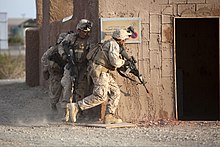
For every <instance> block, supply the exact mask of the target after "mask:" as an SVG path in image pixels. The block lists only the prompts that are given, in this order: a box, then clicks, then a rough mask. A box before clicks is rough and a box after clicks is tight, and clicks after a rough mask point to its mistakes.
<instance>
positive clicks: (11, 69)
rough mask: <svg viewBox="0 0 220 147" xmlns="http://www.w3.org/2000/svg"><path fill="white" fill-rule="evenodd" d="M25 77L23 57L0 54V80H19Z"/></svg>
mask: <svg viewBox="0 0 220 147" xmlns="http://www.w3.org/2000/svg"><path fill="white" fill-rule="evenodd" d="M24 77H25V56H24V55H18V56H11V55H6V54H4V55H1V54H0V79H19V78H24Z"/></svg>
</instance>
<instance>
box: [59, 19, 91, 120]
mask: <svg viewBox="0 0 220 147" xmlns="http://www.w3.org/2000/svg"><path fill="white" fill-rule="evenodd" d="M92 25H93V24H92V22H90V21H89V20H86V19H82V20H80V21H79V23H78V24H77V27H76V30H77V32H76V33H71V34H68V35H67V36H66V37H65V39H64V40H63V41H62V43H61V44H60V45H59V49H58V50H59V54H60V55H61V56H62V58H63V60H65V61H67V64H66V66H65V67H64V74H63V78H62V80H61V85H62V86H63V97H64V99H63V100H62V102H61V107H62V108H63V109H64V111H65V114H64V115H65V119H64V121H68V120H69V116H68V109H67V107H66V105H67V103H69V102H70V101H71V99H70V98H73V101H74V102H77V101H78V100H79V99H81V98H83V97H84V94H85V91H86V90H87V89H86V88H87V87H88V82H87V73H86V70H87V64H88V61H87V59H86V55H87V53H88V51H89V49H90V40H89V35H90V31H91V28H92ZM71 90H72V94H73V95H71Z"/></svg>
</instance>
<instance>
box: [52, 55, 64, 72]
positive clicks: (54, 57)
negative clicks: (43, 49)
mask: <svg viewBox="0 0 220 147" xmlns="http://www.w3.org/2000/svg"><path fill="white" fill-rule="evenodd" d="M48 60H50V61H54V62H55V63H57V64H58V65H59V67H60V68H61V69H62V72H63V70H64V66H65V65H66V62H65V61H64V60H63V59H62V57H61V56H60V54H59V53H58V52H57V51H54V52H53V53H52V54H51V55H49V56H48Z"/></svg>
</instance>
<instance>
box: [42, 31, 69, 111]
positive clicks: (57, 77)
mask: <svg viewBox="0 0 220 147" xmlns="http://www.w3.org/2000/svg"><path fill="white" fill-rule="evenodd" d="M66 35H67V33H61V34H60V35H59V38H58V40H57V42H56V45H55V46H51V47H50V48H49V49H48V50H47V51H46V52H45V53H44V54H43V56H42V57H41V63H42V65H43V76H44V79H45V80H48V81H49V96H50V103H51V109H52V111H53V112H55V113H57V106H56V104H57V103H58V102H59V99H60V98H61V96H62V86H61V83H60V82H61V78H62V76H63V67H64V65H65V63H64V61H63V60H62V58H61V57H60V56H59V54H58V44H60V43H61V41H62V40H63V39H64V38H65V36H66Z"/></svg>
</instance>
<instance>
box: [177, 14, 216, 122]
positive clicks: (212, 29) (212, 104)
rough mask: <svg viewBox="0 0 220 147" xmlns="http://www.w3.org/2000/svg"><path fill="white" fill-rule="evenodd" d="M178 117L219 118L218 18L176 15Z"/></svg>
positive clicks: (181, 118)
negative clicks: (179, 16)
mask: <svg viewBox="0 0 220 147" xmlns="http://www.w3.org/2000/svg"><path fill="white" fill-rule="evenodd" d="M175 36H176V37H175V43H176V86H177V112H178V114H177V115H178V119H179V120H210V121H211V120H220V119H219V18H176V19H175Z"/></svg>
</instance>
